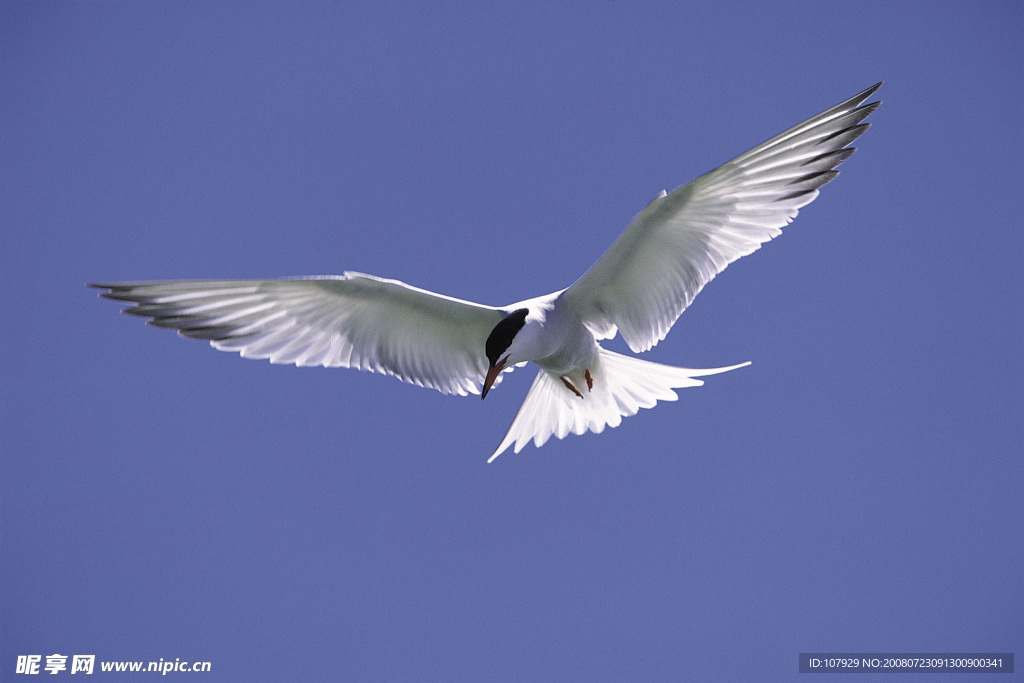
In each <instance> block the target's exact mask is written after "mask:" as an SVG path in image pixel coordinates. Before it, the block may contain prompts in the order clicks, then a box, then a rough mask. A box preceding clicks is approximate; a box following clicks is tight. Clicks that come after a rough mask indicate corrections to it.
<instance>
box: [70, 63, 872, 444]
mask: <svg viewBox="0 0 1024 683" xmlns="http://www.w3.org/2000/svg"><path fill="white" fill-rule="evenodd" d="M881 85H882V84H881V83H878V84H876V85H874V86H872V87H870V88H868V89H867V90H865V91H863V92H861V93H859V94H857V95H854V96H853V97H851V98H850V99H848V100H846V101H845V102H842V103H841V104H838V105H836V106H835V107H832V108H831V109H829V110H827V111H825V112H823V113H821V114H818V115H817V116H815V117H813V118H810V119H808V120H807V121H804V122H803V123H801V124H799V125H797V126H794V127H793V128H790V129H789V130H787V131H786V132H784V133H782V134H780V135H777V136H776V137H774V138H772V139H771V140H769V141H767V142H765V143H764V144H761V145H758V146H757V147H755V148H754V149H752V150H750V151H749V152H747V153H745V154H742V155H740V156H738V157H736V158H735V159H733V160H732V161H730V162H728V163H726V164H724V165H723V166H720V167H719V168H717V169H715V170H713V171H711V172H709V173H706V174H704V175H702V176H700V177H699V178H697V179H696V180H693V181H692V182H690V183H687V184H686V185H683V186H682V187H680V188H678V189H676V190H673V191H672V192H670V193H669V192H665V191H662V192H661V193H660V194H659V195H658V196H656V197H655V198H654V199H653V200H651V202H650V203H649V204H648V205H647V206H646V207H645V208H644V209H643V210H642V211H641V212H640V213H639V214H637V215H636V217H634V218H633V220H632V221H631V222H630V223H629V225H628V226H627V227H626V229H625V231H623V233H622V234H621V235H620V236H619V238H618V239H617V240H616V241H615V242H614V243H613V244H612V246H611V247H610V248H609V249H608V251H607V252H605V254H604V255H603V256H602V257H601V258H600V259H599V260H598V261H597V263H595V264H594V265H593V266H592V267H591V268H590V270H588V271H587V272H586V273H584V274H583V276H582V277H581V278H579V279H578V280H576V282H575V283H573V284H572V285H571V286H570V287H568V288H566V289H563V290H560V291H557V292H553V293H551V294H546V295H544V296H539V297H536V298H533V299H527V300H525V301H520V302H518V303H514V304H511V305H508V306H497V307H495V306H485V305H482V304H477V303H472V302H469V301H462V300H460V299H455V298H452V297H448V296H444V295H441V294H435V293H433V292H428V291H426V290H423V289H418V288H416V287H412V286H410V285H407V284H405V283H403V282H399V281H397V280H387V279H384V278H380V277H375V276H373V275H364V274H362V273H354V272H346V273H344V274H343V275H339V276H324V277H300V278H286V279H274V280H194V281H190V280H177V281H165V282H127V283H111V284H94V285H90V286H92V287H97V288H99V289H104V290H107V291H106V292H105V293H103V294H102V296H104V297H107V298H110V299H116V300H118V301H126V302H130V303H132V304H134V305H133V306H132V307H130V308H127V309H125V310H124V312H125V313H130V314H132V315H137V316H141V317H144V318H149V319H150V320H149V323H150V324H152V325H157V326H159V327H167V328H172V329H176V330H178V333H179V334H181V335H183V336H186V337H191V338H193V339H204V340H208V341H209V342H210V344H211V345H212V346H213V347H214V348H216V349H219V350H221V351H237V352H239V353H240V354H241V355H242V357H244V358H265V359H269V360H270V362H271V363H284V364H294V365H297V366H313V365H322V366H324V367H346V368H356V369H358V370H368V371H370V372H379V373H383V374H387V375H393V376H395V377H397V378H398V379H401V380H402V381H405V382H409V383H411V384H415V385H418V386H423V387H430V388H432V389H437V390H438V391H440V392H442V393H445V394H459V395H463V396H464V395H466V394H471V393H472V394H480V396H481V398H485V397H486V396H487V393H488V392H489V391H491V390H492V389H493V388H494V387H496V386H497V385H498V384H499V383H500V382H501V378H502V375H503V374H504V373H507V372H511V371H512V369H513V368H515V367H520V366H523V365H525V364H526V363H528V362H531V361H532V362H533V363H535V364H536V365H538V366H539V368H540V369H539V371H538V372H537V377H536V379H535V380H534V382H533V385H532V386H531V388H530V391H529V393H528V394H527V396H526V399H525V400H524V401H523V404H522V406H521V407H520V409H519V412H518V413H517V414H516V417H515V419H514V420H513V421H512V425H511V426H510V427H509V430H508V432H507V433H506V434H505V438H504V439H502V441H501V443H500V444H499V445H498V447H497V449H495V451H494V453H493V454H492V455H491V456H490V458H489V460H488V462H491V461H493V460H494V459H495V458H496V457H498V455H500V454H501V453H502V452H504V451H505V450H507V449H508V448H509V447H510V446H513V445H514V447H515V452H516V453H518V452H519V451H520V450H522V448H523V447H524V446H525V445H526V444H527V443H529V442H530V441H531V440H532V441H533V442H534V444H536V446H537V447H540V446H542V445H543V444H544V443H545V442H546V441H547V440H548V439H549V438H550V437H551V436H555V437H557V438H559V439H561V438H563V437H565V436H566V435H568V434H569V433H573V434H584V433H586V432H587V431H591V432H595V433H600V432H602V431H603V430H604V428H605V427H617V426H618V425H619V424H620V423H621V422H622V418H623V417H627V416H629V415H635V414H636V413H637V411H638V410H639V409H640V408H651V407H653V406H654V405H655V403H657V402H658V401H659V400H662V401H674V400H676V398H677V396H676V393H675V391H673V389H680V388H684V387H693V386H700V385H701V384H703V381H702V380H700V379H697V378H698V377H704V376H707V375H713V374H717V373H720V372H726V371H729V370H734V369H736V368H740V367H743V366H745V365H749V362H748V363H740V364H738V365H732V366H729V367H722V368H714V369H704V370H697V369H689V368H679V367H672V366H668V365H661V364H658V363H652V362H650V361H645V360H641V359H639V358H634V357H632V356H627V355H623V354H619V353H615V352H613V351H610V350H608V349H605V348H603V347H602V346H601V345H600V344H599V343H598V342H599V341H600V340H603V339H610V338H612V337H614V336H615V334H616V333H618V334H621V335H622V337H623V339H624V340H625V342H626V344H627V345H628V346H629V348H630V349H631V350H632V351H633V352H634V353H639V352H642V351H647V350H649V349H650V348H651V347H653V346H654V345H655V344H657V343H658V342H659V341H661V340H662V339H664V338H665V335H667V334H668V332H669V330H670V329H671V328H672V325H673V324H674V323H675V321H676V320H677V319H678V318H679V316H680V314H682V312H683V311H684V310H685V309H686V307H687V306H689V305H690V302H692V301H693V298H694V297H695V296H697V294H698V292H700V290H701V289H702V288H703V287H704V285H706V284H707V283H708V282H710V281H711V279H712V278H714V277H715V275H717V274H718V273H720V272H722V270H724V269H725V267H726V266H727V265H729V264H730V263H732V262H733V261H735V260H736V259H738V258H739V257H741V256H745V255H747V254H749V253H751V252H753V251H755V250H757V249H758V248H760V246H761V244H763V243H764V242H767V241H768V240H770V239H772V238H773V237H776V236H777V235H779V234H780V233H781V228H782V227H783V226H785V225H788V224H789V223H790V222H791V221H792V220H793V218H795V217H796V215H797V212H798V210H799V209H800V208H801V207H803V206H805V205H807V204H809V203H810V202H812V201H813V200H814V199H815V198H816V197H817V196H818V190H819V188H820V187H821V186H822V185H824V184H825V183H827V182H829V181H830V180H832V179H833V178H835V177H836V175H838V174H839V171H837V170H836V167H837V166H839V164H841V163H842V162H843V161H845V160H846V159H847V158H848V157H849V156H850V155H851V154H853V152H854V149H855V148H853V147H849V145H850V144H851V143H852V142H853V141H854V140H856V139H857V138H858V137H860V135H861V134H863V133H864V131H865V130H867V128H868V126H869V125H870V124H868V123H864V122H863V121H864V119H865V118H867V116H868V115H869V114H871V113H872V112H873V111H874V110H875V109H877V108H878V106H879V105H880V104H881V103H880V102H873V103H871V104H866V105H864V104H862V103H863V102H864V101H865V100H866V99H868V98H869V97H870V96H871V95H872V94H873V93H874V92H875V91H876V90H877V89H878V88H879V87H880V86H881Z"/></svg>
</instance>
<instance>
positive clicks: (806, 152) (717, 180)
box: [562, 83, 882, 352]
mask: <svg viewBox="0 0 1024 683" xmlns="http://www.w3.org/2000/svg"><path fill="white" fill-rule="evenodd" d="M881 85H882V84H881V83H879V84H877V85H874V86H872V87H870V88H868V89H867V90H865V91H864V92H862V93H859V94H857V95H854V96H853V97H851V98H850V99H848V100H846V101H845V102H842V103H840V104H838V105H836V106H835V107H832V108H831V109H829V110H828V111H825V112H822V113H821V114H818V115H817V116H815V117H813V118H811V119H808V120H807V121H804V122H803V123H801V124H799V125H797V126H794V127H793V128H791V129H789V130H788V131H786V132H785V133H782V134H780V135H778V136H776V137H774V138H772V139H771V140H769V141H768V142H765V143H764V144H762V145H759V146H757V147H755V148H754V149H752V150H750V151H749V152H747V153H746V154H743V155H740V156H739V157H737V158H735V159H733V160H732V161H730V162H729V163H727V164H725V165H723V166H720V167H719V168H717V169H715V170H714V171H711V172H710V173H707V174H705V175H703V176H701V177H699V178H697V179H696V180H694V181H693V182H690V183H688V184H686V185H683V186H682V187H680V188H678V189H677V190H675V191H673V192H672V193H671V194H666V193H664V192H662V193H661V195H659V196H658V197H656V198H655V199H654V200H653V201H651V203H650V204H648V205H647V207H646V208H645V209H644V210H643V211H641V212H640V213H639V214H638V215H637V216H636V218H634V219H633V221H632V222H631V223H630V224H629V226H628V227H627V228H626V230H625V231H624V232H623V233H622V235H620V236H619V238H618V239H617V240H616V241H615V243H614V244H612V246H611V248H609V249H608V251H607V252H606V253H605V254H604V256H602V257H601V258H600V260H598V262H597V263H595V264H594V265H593V266H592V267H591V268H590V270H588V271H587V272H586V273H585V274H584V275H583V277H581V278H580V279H579V280H577V281H576V283H575V284H573V285H572V286H571V287H569V288H568V289H567V290H565V292H564V293H563V295H562V296H563V298H564V300H565V301H566V303H568V304H569V305H570V306H571V307H572V309H573V310H574V311H576V313H577V314H578V315H579V316H580V318H581V319H582V320H583V322H584V323H585V324H586V325H587V327H589V328H590V330H591V332H593V333H594V334H595V335H596V336H597V337H598V338H600V339H607V338H609V337H613V336H615V332H616V330H618V331H619V332H620V333H621V334H622V336H623V338H624V339H625V340H626V343H627V344H629V347H630V348H631V349H633V351H636V352H639V351H646V350H648V349H650V348H651V347H652V346H654V345H655V344H657V343H658V342H659V341H661V340H662V339H664V338H665V335H666V334H668V331H669V330H670V329H671V328H672V325H673V324H674V323H675V321H676V320H677V319H678V318H679V316H680V314H682V312H683V310H684V309H685V308H686V307H687V306H689V305H690V302H692V301H693V298H694V297H695V296H697V294H698V293H699V292H700V290H701V289H702V288H703V287H704V285H706V284H707V283H708V282H710V281H711V279H712V278H713V277H715V275H717V274H718V273H720V272H722V270H724V269H725V267H726V266H727V265H729V264H730V263H732V262H733V261H735V260H736V259H738V258H739V257H741V256H745V255H747V254H749V253H751V252H752V251H754V250H756V249H758V248H759V247H760V246H761V244H762V243H764V242H767V241H768V240H769V239H771V238H773V237H775V236H776V235H778V234H780V233H781V232H782V231H781V228H782V227H783V226H785V225H787V224H788V223H789V222H790V221H792V220H793V218H794V217H795V216H796V214H797V211H798V210H799V209H800V207H802V206H805V205H806V204H809V203H811V202H812V201H814V199H815V198H816V197H817V196H818V188H819V187H821V186H822V185H824V184H825V183H827V182H828V181H830V180H832V179H833V178H835V177H836V175H838V174H839V171H837V170H835V168H836V166H838V165H839V164H841V163H842V162H843V161H845V160H846V159H847V158H848V157H849V156H850V155H851V154H853V152H854V148H852V147H847V145H849V144H850V143H851V142H853V141H854V140H856V139H857V138H858V137H860V135H861V134H862V133H863V132H864V131H865V130H867V128H868V124H866V123H861V122H862V121H863V120H864V119H865V118H867V116H868V115H869V114H870V113H871V112H873V111H874V110H875V109H876V108H877V107H878V105H879V104H880V103H879V102H874V103H872V104H867V105H864V106H861V103H862V102H864V100H866V99H867V98H868V97H870V96H871V95H872V93H874V92H875V90H877V89H878V88H879V86H881Z"/></svg>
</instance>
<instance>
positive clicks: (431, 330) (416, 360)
mask: <svg viewBox="0 0 1024 683" xmlns="http://www.w3.org/2000/svg"><path fill="white" fill-rule="evenodd" d="M92 286H93V287H98V288H100V289H106V290H108V291H107V292H106V293H104V294H103V296H105V297H107V298H110V299H116V300H118V301H128V302H131V303H134V304H135V305H134V306H133V307H131V308H128V309H125V311H124V312H125V313H131V314H132V315H138V316H142V317H145V318H151V320H150V324H152V325H157V326H159V327H169V328H173V329H176V330H178V332H179V334H182V335H184V336H186V337H192V338H194V339H206V340H209V342H210V344H211V345H212V346H213V347H214V348H216V349H220V350H222V351H238V352H240V353H241V355H242V356H243V357H245V358H267V359H269V360H270V362H271V363H284V364H292V363H294V364H295V365H299V366H307V365H322V366H324V367H345V368H356V369H358V370H368V371H370V372H380V373H384V374H388V375H394V376H395V377H398V378H399V379H401V380H403V381H405V382H409V383H411V384H416V385H419V386H424V387H431V388H433V389H437V390H438V391H441V392H442V393H446V394H461V395H465V394H467V393H476V394H478V393H480V389H481V385H482V384H483V379H484V376H485V374H486V373H487V367H488V361H487V357H486V355H485V353H484V346H485V344H486V341H487V336H488V335H489V334H490V332H491V329H492V328H493V327H494V326H495V325H496V324H497V323H498V322H499V321H500V320H501V319H502V313H501V311H500V310H499V309H496V308H491V307H489V306H482V305H480V304H474V303H471V302H468V301H462V300H459V299H454V298H451V297H447V296H442V295H440V294H434V293H432V292H428V291H426V290H423V289H418V288H416V287H410V286H409V285H406V284H404V283H402V282H398V281H396V280H385V279H383V278H378V277H374V276H372V275H363V274H360V273H345V274H344V275H341V276H337V277H315V278H296V279H283V280H204V281H185V280H182V281H167V282H128V283H114V284H99V285H92ZM499 379H500V378H499Z"/></svg>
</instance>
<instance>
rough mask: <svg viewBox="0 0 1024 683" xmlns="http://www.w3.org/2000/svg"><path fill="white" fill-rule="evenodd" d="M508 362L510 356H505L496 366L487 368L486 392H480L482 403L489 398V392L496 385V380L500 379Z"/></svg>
mask: <svg viewBox="0 0 1024 683" xmlns="http://www.w3.org/2000/svg"><path fill="white" fill-rule="evenodd" d="M507 360H508V356H505V357H504V358H502V359H501V360H499V361H498V362H497V363H496V364H495V365H492V366H491V367H489V368H487V376H486V377H484V390H483V391H481V392H480V400H481V401H482V400H484V399H485V398H487V392H488V391H490V390H491V385H493V384H494V380H496V379H498V375H499V374H500V373H501V370H502V368H504V367H505V361H507Z"/></svg>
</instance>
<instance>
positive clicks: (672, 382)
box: [487, 348, 750, 462]
mask: <svg viewBox="0 0 1024 683" xmlns="http://www.w3.org/2000/svg"><path fill="white" fill-rule="evenodd" d="M746 365H750V363H749V362H746V363H740V364H739V365H730V366H729V367H726V368H713V369H707V370H695V369H691V368H676V367H672V366H671V365H661V364H660V363H652V362H650V361H646V360H640V359H639V358H632V357H630V356H623V355H622V354H618V353H615V352H614V351H609V350H607V349H603V348H602V349H600V354H599V362H598V367H597V368H591V374H592V376H593V379H594V388H593V389H592V390H591V391H589V392H584V394H583V398H580V397H579V396H577V395H576V394H575V393H573V392H572V391H571V390H570V389H569V388H568V387H566V386H565V385H564V384H563V383H562V381H561V380H560V379H559V378H558V377H555V376H554V375H551V374H549V373H548V372H547V371H546V370H543V369H541V370H540V371H539V372H538V373H537V379H535V380H534V381H533V385H532V386H531V387H530V392H529V393H528V394H527V395H526V400H525V401H523V405H522V406H520V408H519V412H518V413H516V417H515V419H514V420H513V421H512V426H511V427H509V428H508V433H506V434H505V438H504V439H502V441H501V444H500V445H499V446H498V448H497V450H495V451H494V454H493V455H491V457H490V458H488V460H487V462H492V461H493V460H494V459H495V458H497V457H498V456H499V455H501V454H502V453H503V452H504V451H505V450H507V449H508V447H509V446H511V445H512V444H515V450H514V452H516V453H518V452H519V451H521V450H522V449H523V447H524V446H525V445H526V444H528V443H529V442H530V440H531V439H532V440H533V443H534V444H535V445H536V446H537V447H538V448H539V447H540V446H543V445H544V443H545V442H546V441H547V440H548V439H549V438H551V437H552V436H554V437H556V438H559V439H562V438H564V437H566V436H567V435H568V434H570V433H572V434H585V433H587V432H588V431H591V432H594V433H595V434H600V433H601V432H603V431H604V428H605V427H618V426H619V425H620V424H621V423H622V418H623V417H628V416H630V415H636V413H637V411H639V410H640V408H653V407H654V405H655V404H656V403H657V402H658V401H675V400H676V399H677V398H679V397H678V396H677V395H676V392H675V391H673V389H682V388H685V387H699V386H700V385H702V384H704V382H703V381H702V380H699V379H694V378H695V377H705V376H707V375H716V374H718V373H720V372H728V371H729V370H735V369H736V368H742V367H744V366H746ZM581 390H582V389H581Z"/></svg>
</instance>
